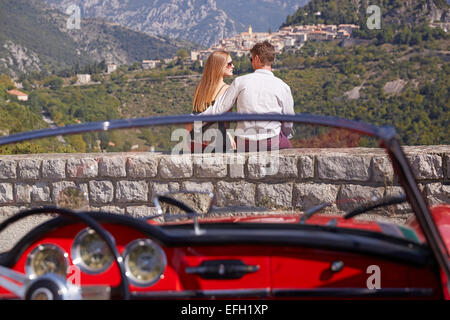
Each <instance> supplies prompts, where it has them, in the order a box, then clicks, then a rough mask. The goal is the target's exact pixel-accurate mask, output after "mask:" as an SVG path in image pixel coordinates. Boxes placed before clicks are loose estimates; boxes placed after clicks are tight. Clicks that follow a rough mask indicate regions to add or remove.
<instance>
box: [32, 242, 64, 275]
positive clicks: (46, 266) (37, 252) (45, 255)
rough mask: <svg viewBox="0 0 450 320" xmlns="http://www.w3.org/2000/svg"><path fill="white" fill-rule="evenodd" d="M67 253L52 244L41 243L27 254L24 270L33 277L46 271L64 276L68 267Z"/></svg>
mask: <svg viewBox="0 0 450 320" xmlns="http://www.w3.org/2000/svg"><path fill="white" fill-rule="evenodd" d="M67 257H68V254H67V253H66V252H64V251H63V250H62V249H61V248H59V247H58V246H55V245H53V244H41V245H39V246H37V247H36V248H34V249H33V251H31V252H30V254H29V255H28V258H27V261H26V264H25V271H26V273H27V275H28V277H29V278H31V279H34V278H36V277H39V276H42V275H44V274H46V273H55V274H58V275H60V276H63V277H65V276H66V274H67V268H68V265H69V263H68V260H67Z"/></svg>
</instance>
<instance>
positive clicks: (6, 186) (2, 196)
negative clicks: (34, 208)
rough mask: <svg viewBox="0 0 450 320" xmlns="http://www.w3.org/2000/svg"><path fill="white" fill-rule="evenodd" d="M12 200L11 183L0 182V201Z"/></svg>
mask: <svg viewBox="0 0 450 320" xmlns="http://www.w3.org/2000/svg"><path fill="white" fill-rule="evenodd" d="M12 202H14V195H13V185H12V184H11V183H0V203H1V204H4V203H12Z"/></svg>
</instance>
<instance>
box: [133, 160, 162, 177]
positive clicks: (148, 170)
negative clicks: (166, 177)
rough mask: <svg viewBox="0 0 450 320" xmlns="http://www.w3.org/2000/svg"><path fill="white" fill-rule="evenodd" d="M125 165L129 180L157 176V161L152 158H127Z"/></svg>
mask: <svg viewBox="0 0 450 320" xmlns="http://www.w3.org/2000/svg"><path fill="white" fill-rule="evenodd" d="M126 164H127V171H128V177H130V178H151V177H156V175H157V174H158V160H157V159H156V158H153V157H144V156H135V157H129V158H127V162H126Z"/></svg>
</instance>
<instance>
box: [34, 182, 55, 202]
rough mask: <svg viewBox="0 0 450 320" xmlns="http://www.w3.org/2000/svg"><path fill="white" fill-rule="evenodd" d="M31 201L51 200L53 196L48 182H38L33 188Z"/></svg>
mask: <svg viewBox="0 0 450 320" xmlns="http://www.w3.org/2000/svg"><path fill="white" fill-rule="evenodd" d="M31 201H32V202H38V203H39V202H51V201H52V197H51V193H50V187H49V186H48V184H47V183H40V182H38V183H36V184H34V185H33V186H32V188H31Z"/></svg>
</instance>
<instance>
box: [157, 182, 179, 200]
mask: <svg viewBox="0 0 450 320" xmlns="http://www.w3.org/2000/svg"><path fill="white" fill-rule="evenodd" d="M179 190H180V185H179V184H178V183H177V182H168V183H163V182H150V193H151V195H150V197H151V203H153V198H154V197H156V196H157V195H163V194H166V193H168V192H175V191H179Z"/></svg>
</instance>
